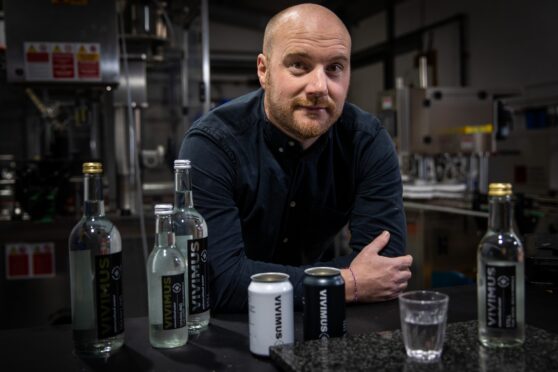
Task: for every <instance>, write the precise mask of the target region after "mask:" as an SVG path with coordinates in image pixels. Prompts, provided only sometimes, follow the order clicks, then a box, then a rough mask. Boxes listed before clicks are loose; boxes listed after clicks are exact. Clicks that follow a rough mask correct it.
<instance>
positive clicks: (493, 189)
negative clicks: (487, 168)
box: [488, 183, 512, 196]
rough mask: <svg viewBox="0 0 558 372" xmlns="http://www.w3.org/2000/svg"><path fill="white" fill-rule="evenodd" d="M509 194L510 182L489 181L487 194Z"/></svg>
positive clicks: (510, 190)
mask: <svg viewBox="0 0 558 372" xmlns="http://www.w3.org/2000/svg"><path fill="white" fill-rule="evenodd" d="M511 194H512V185H511V183H491V184H490V185H488V196H508V195H511Z"/></svg>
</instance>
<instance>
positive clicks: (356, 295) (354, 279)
mask: <svg viewBox="0 0 558 372" xmlns="http://www.w3.org/2000/svg"><path fill="white" fill-rule="evenodd" d="M349 271H350V272H351V275H352V276H353V282H354V283H355V295H354V296H353V302H354V303H357V302H358V289H357V281H356V276H355V273H354V272H353V269H351V267H350V266H349Z"/></svg>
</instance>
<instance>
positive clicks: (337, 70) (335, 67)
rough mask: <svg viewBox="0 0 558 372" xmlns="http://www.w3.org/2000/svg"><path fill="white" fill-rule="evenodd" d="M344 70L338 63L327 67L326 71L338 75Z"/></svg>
mask: <svg viewBox="0 0 558 372" xmlns="http://www.w3.org/2000/svg"><path fill="white" fill-rule="evenodd" d="M344 69H345V66H343V65H342V64H340V63H334V64H333V65H330V66H329V67H328V71H329V72H332V73H335V74H338V73H340V72H342V71H343V70H344Z"/></svg>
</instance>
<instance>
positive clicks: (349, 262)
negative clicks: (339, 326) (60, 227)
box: [180, 4, 412, 311]
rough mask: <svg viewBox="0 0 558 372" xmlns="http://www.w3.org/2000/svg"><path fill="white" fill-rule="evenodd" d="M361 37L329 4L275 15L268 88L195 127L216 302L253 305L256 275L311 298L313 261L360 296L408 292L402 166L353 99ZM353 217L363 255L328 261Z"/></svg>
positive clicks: (197, 180)
mask: <svg viewBox="0 0 558 372" xmlns="http://www.w3.org/2000/svg"><path fill="white" fill-rule="evenodd" d="M350 54H351V38H350V36H349V33H348V31H347V29H346V27H345V26H344V25H343V23H342V22H341V20H340V19H339V18H337V16H336V15H335V14H334V13H332V12H331V11H329V10H328V9H326V8H324V7H322V6H319V5H315V4H302V5H297V6H294V7H291V8H288V9H286V10H284V11H282V12H280V13H279V14H277V15H276V16H274V17H273V18H272V19H271V20H270V22H269V23H268V25H267V27H266V30H265V35H264V43H263V52H262V54H260V55H258V59H257V73H258V77H259V81H260V84H261V87H262V89H260V90H258V91H256V92H253V93H250V94H248V95H245V96H243V97H240V98H238V99H236V100H234V101H231V102H229V103H227V104H225V105H223V106H220V107H218V108H216V109H215V110H213V111H211V112H210V113H209V114H208V115H206V116H204V117H202V118H201V119H200V120H198V121H197V122H196V123H194V125H193V126H192V128H191V129H190V130H189V131H188V133H187V135H186V137H185V138H184V141H183V143H182V147H181V149H180V158H183V159H191V160H192V164H193V167H194V168H193V183H194V200H195V204H196V208H197V209H198V210H199V212H200V213H201V214H202V215H203V216H204V217H205V219H206V221H207V223H208V230H209V239H208V258H209V265H210V270H211V302H212V307H213V309H215V310H222V311H240V310H243V309H246V306H247V288H248V285H249V284H250V276H251V275H253V274H256V273H260V272H271V271H275V272H285V273H287V274H289V275H290V280H291V282H292V284H293V286H294V299H295V306H296V307H297V308H300V306H301V304H302V279H303V277H304V269H305V268H307V267H310V266H336V267H339V268H342V270H341V275H342V276H343V279H344V280H345V291H346V296H345V297H346V300H347V301H348V302H356V301H363V302H371V301H381V300H387V299H392V298H395V297H397V295H398V294H399V293H400V292H401V291H403V290H404V289H405V288H406V286H407V281H408V279H409V278H410V277H411V273H410V269H409V268H410V266H411V263H412V258H411V257H410V256H401V255H402V254H403V253H404V250H405V243H406V234H405V229H406V225H405V216H404V211H403V205H402V197H401V195H402V186H401V179H400V173H399V165H398V161H397V156H396V153H395V150H394V147H393V144H392V142H391V140H390V138H389V136H388V134H387V133H386V130H385V129H383V128H382V127H381V126H380V124H379V122H378V120H377V119H376V118H375V117H373V116H371V115H370V114H368V113H366V112H364V111H362V110H360V109H358V108H357V107H355V106H353V105H351V104H349V103H345V99H346V97H347V91H348V88H349V80H350ZM347 223H349V228H350V232H351V241H350V246H351V249H352V253H351V254H349V255H346V256H344V257H338V258H335V259H334V260H333V261H330V262H320V259H321V256H322V254H323V253H324V251H325V249H326V248H327V247H328V246H331V243H332V241H333V238H334V236H335V235H336V233H337V232H338V231H339V230H340V229H341V228H342V227H343V226H345V225H346V224H347Z"/></svg>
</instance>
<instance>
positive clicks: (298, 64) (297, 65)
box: [289, 62, 305, 70]
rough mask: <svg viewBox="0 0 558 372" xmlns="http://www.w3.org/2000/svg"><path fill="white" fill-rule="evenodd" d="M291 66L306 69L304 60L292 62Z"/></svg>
mask: <svg viewBox="0 0 558 372" xmlns="http://www.w3.org/2000/svg"><path fill="white" fill-rule="evenodd" d="M289 67H290V68H292V69H294V70H304V68H305V66H304V64H303V63H302V62H291V63H290V65H289Z"/></svg>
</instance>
